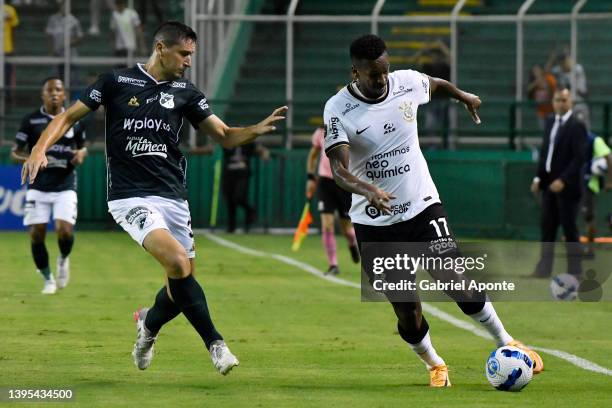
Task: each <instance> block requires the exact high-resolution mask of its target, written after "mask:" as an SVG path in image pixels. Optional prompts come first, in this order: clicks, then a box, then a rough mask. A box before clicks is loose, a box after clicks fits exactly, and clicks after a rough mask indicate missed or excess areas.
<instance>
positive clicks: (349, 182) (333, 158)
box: [326, 145, 395, 214]
mask: <svg viewBox="0 0 612 408" xmlns="http://www.w3.org/2000/svg"><path fill="white" fill-rule="evenodd" d="M326 154H327V157H328V158H329V164H330V165H331V170H332V174H333V176H334V181H335V182H336V184H337V185H338V186H340V188H342V189H344V190H346V191H348V192H349V193H353V194H359V195H362V196H364V197H365V198H367V199H368V201H369V202H370V204H372V205H373V206H374V207H376V208H377V209H378V210H380V211H381V212H382V213H383V214H390V213H391V208H390V207H389V201H390V200H393V199H394V198H395V197H394V196H393V195H391V194H389V193H387V192H386V191H384V190H381V189H380V188H378V187H376V186H375V185H374V184H370V183H366V182H365V181H362V180H360V179H359V178H358V177H356V176H354V175H353V174H352V173H351V172H350V171H349V170H348V165H349V147H348V145H339V146H337V147H334V148H333V149H331V150H330V151H328V152H326Z"/></svg>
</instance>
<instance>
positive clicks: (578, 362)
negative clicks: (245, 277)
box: [204, 232, 612, 376]
mask: <svg viewBox="0 0 612 408" xmlns="http://www.w3.org/2000/svg"><path fill="white" fill-rule="evenodd" d="M204 236H205V237H206V238H208V239H210V240H211V241H214V242H216V243H217V244H219V245H223V246H225V247H228V248H232V249H234V250H236V251H238V252H242V253H244V254H248V255H253V256H259V257H269V258H273V259H276V260H277V261H280V262H283V263H285V264H287V265H291V266H295V267H296V268H299V269H301V270H303V271H305V272H308V273H309V274H311V275H314V276H316V277H318V278H321V279H325V280H327V281H330V282H333V283H336V284H338V285H343V286H349V287H352V288H357V289H361V285H359V284H358V283H355V282H350V281H347V280H344V279H341V278H337V277H335V276H328V275H325V274H324V273H323V272H322V271H320V270H318V269H317V268H315V267H314V266H312V265H309V264H307V263H304V262H301V261H298V260H296V259H293V258H290V257H288V256H284V255H279V254H272V253H267V252H263V251H258V250H255V249H251V248H247V247H245V246H242V245H239V244H236V243H234V242H231V241H228V240H226V239H223V238H221V237H217V236H215V235H212V234H210V233H208V232H205V233H204ZM422 307H423V310H425V311H426V312H427V313H429V314H431V315H433V316H435V317H437V318H438V319H440V320H444V321H445V322H447V323H449V324H451V325H453V326H455V327H458V328H460V329H463V330H467V331H469V332H471V333H472V334H474V335H476V336H478V337H482V338H483V339H487V340H492V339H493V337H492V336H491V335H490V334H489V333H488V332H487V331H485V330H483V329H481V328H480V327H477V326H475V325H473V324H472V323H470V322H468V321H465V320H462V319H458V318H456V317H454V316H452V315H450V314H448V313H446V312H444V311H443V310H441V309H438V308H437V307H435V306H433V305H431V304H429V303H422ZM529 347H531V348H533V349H534V350H537V351H541V352H543V353H546V354H550V355H551V356H555V357H558V358H560V359H562V360H565V361H567V362H568V363H570V364H573V365H575V366H576V367H578V368H582V369H583V370H587V371H592V372H594V373H599V374H604V375H609V376H612V370H610V369H609V368H606V367H602V366H600V365H599V364H596V363H594V362H592V361H589V360H587V359H584V358H582V357H578V356H576V355H574V354H570V353H567V352H565V351H561V350H555V349H549V348H544V347H537V346H531V345H530V346H529Z"/></svg>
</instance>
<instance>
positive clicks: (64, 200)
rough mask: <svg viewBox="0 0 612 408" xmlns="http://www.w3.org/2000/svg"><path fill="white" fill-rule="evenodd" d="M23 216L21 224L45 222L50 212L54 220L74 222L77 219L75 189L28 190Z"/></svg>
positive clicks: (47, 220)
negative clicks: (56, 190)
mask: <svg viewBox="0 0 612 408" xmlns="http://www.w3.org/2000/svg"><path fill="white" fill-rule="evenodd" d="M24 212H25V216H24V217H23V225H25V226H28V225H34V224H46V223H48V222H49V219H50V217H51V213H53V219H54V220H62V221H66V222H69V223H70V224H72V225H74V224H76V220H77V194H76V191H73V190H66V191H58V192H47V191H39V190H32V189H30V190H28V192H27V193H26V200H25V208H24Z"/></svg>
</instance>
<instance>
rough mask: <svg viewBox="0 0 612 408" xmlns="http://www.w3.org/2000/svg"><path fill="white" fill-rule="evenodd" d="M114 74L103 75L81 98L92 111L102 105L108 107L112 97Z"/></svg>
mask: <svg viewBox="0 0 612 408" xmlns="http://www.w3.org/2000/svg"><path fill="white" fill-rule="evenodd" d="M112 83H113V75H112V74H102V75H100V76H99V77H98V79H97V81H96V82H94V83H93V84H92V85H90V86H89V87H88V88H87V89H86V90H85V91H84V92H83V93H82V94H81V95H80V96H79V100H80V101H81V102H83V103H84V104H85V105H86V106H87V107H88V108H89V109H91V110H92V111H95V110H97V109H98V108H99V107H100V105H106V103H107V102H108V101H109V100H110V97H111V95H110V94H111V84H112Z"/></svg>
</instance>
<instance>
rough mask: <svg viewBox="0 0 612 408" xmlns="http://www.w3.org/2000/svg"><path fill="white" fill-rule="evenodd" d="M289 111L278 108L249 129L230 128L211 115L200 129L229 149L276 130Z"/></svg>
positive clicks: (285, 108) (201, 123) (201, 124)
mask: <svg viewBox="0 0 612 408" xmlns="http://www.w3.org/2000/svg"><path fill="white" fill-rule="evenodd" d="M287 109H288V108H287V107H286V106H282V107H280V108H277V109H275V110H274V112H272V114H271V115H270V116H268V117H267V118H265V119H264V120H262V121H261V122H259V123H258V124H256V125H252V126H247V127H230V126H228V125H226V124H225V123H224V122H223V121H222V120H221V119H219V118H218V117H217V116H216V115H210V116H209V117H207V118H206V119H204V120H203V121H202V122H200V124H199V126H198V128H199V131H200V132H203V133H205V134H207V135H209V136H210V137H212V138H213V139H214V140H215V142H217V143H219V144H220V145H221V146H223V147H225V148H228V149H229V148H232V147H236V146H240V145H243V144H246V143H249V142H251V141H253V140H255V139H256V138H257V137H259V136H261V135H264V134H266V133H269V132H273V131H274V130H276V126H274V124H275V123H276V122H278V121H280V120H283V119H285V117H284V116H283V115H284V113H285V112H287Z"/></svg>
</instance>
